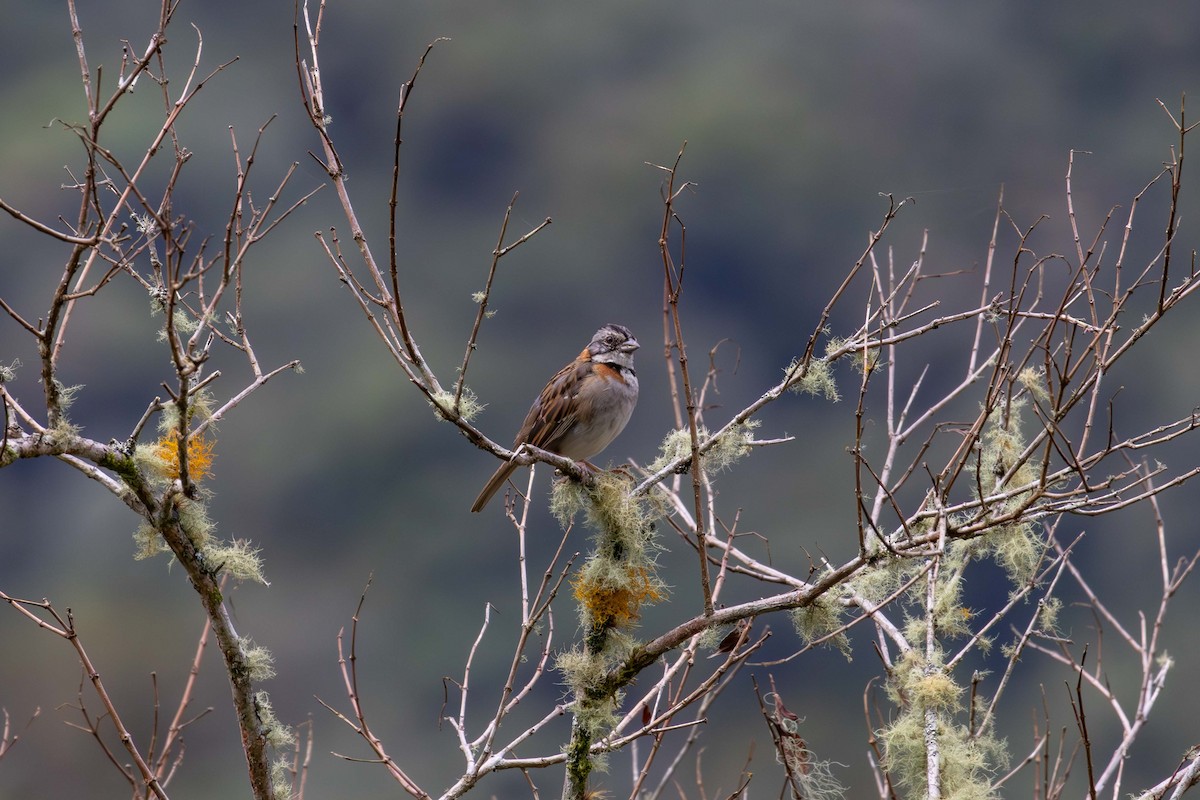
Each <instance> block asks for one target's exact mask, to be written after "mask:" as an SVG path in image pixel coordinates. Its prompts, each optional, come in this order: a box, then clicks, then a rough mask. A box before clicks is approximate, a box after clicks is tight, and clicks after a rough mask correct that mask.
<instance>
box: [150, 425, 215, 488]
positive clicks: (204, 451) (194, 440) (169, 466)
mask: <svg viewBox="0 0 1200 800" xmlns="http://www.w3.org/2000/svg"><path fill="white" fill-rule="evenodd" d="M215 447H216V442H215V441H213V440H211V439H206V438H204V437H203V436H193V437H191V438H189V439H188V440H187V463H188V474H189V475H190V476H191V478H192V480H194V481H202V480H204V478H205V477H206V476H207V475H208V474H209V470H210V469H211V467H212V462H213V456H214V453H213V450H214V448H215ZM153 448H154V455H155V456H156V457H157V458H158V459H159V460H160V461H161V462H162V464H163V469H164V471H165V472H166V474H167V475H168V476H169V477H170V478H171V479H172V480H174V479H176V478H178V477H179V437H178V436H177V435H175V434H169V435H167V436H164V437H162V438H161V439H159V440H158V441H157V442H155V443H154V445H153Z"/></svg>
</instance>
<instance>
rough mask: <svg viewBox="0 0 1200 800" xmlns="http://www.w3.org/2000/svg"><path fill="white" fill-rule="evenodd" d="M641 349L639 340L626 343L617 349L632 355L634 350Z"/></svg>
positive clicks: (630, 340)
mask: <svg viewBox="0 0 1200 800" xmlns="http://www.w3.org/2000/svg"><path fill="white" fill-rule="evenodd" d="M639 347H641V345H640V344H638V340H637V339H629V340H628V341H627V342H625V344H623V345H621V346H620V347H619V348H617V349H619V350H620V351H621V352H622V353H632V352H633V351H634V350H637V349H638V348H639Z"/></svg>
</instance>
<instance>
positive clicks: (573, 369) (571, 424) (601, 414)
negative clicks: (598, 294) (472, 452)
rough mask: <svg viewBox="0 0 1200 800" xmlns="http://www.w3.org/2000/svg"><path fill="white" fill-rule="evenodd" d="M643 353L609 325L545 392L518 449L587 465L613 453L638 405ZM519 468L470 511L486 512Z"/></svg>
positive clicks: (621, 329)
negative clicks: (527, 447) (638, 364)
mask: <svg viewBox="0 0 1200 800" xmlns="http://www.w3.org/2000/svg"><path fill="white" fill-rule="evenodd" d="M638 347H639V345H638V341H637V339H635V338H633V334H632V333H630V332H629V329H628V328H626V327H625V326H624V325H612V324H609V325H605V326H604V327H603V328H601V329H600V330H598V331H596V335H595V336H593V337H592V340H591V341H590V342H588V346H587V347H585V348H583V352H582V353H580V354H579V355H578V356H577V357H576V358H575V360H574V361H572V362H571V363H570V364H567V365H566V366H565V367H563V368H562V369H561V370H559V371H558V374H557V375H555V376H554V377H553V378H551V379H550V382H549V383H547V384H546V388H545V389H542V393H541V394H540V395H538V398H537V400H535V401H534V402H533V407H532V408H530V409H529V413H528V414H526V415H525V422H523V423H522V424H521V430H520V431H518V432H517V438H516V441H514V442H513V449H514V450H516V449H517V448H518V447H520V446H521V445H523V444H531V445H533V446H535V447H540V448H541V449H543V450H548V451H550V452H551V453H558V454H559V455H563V456H566V457H567V458H569V459H571V460H573V461H583V462H586V461H587V459H589V458H591V457H593V456H595V455H596V454H597V453H599V452H600V451H601V450H603V449H604V448H606V447H608V445H609V443H610V442H612V440H613V439H615V438H617V434H619V433H620V432H621V431H622V430H624V428H625V423H627V422H629V417H630V415H631V414H633V407H634V406H635V405H636V404H637V396H638V381H637V373H636V372H634V371H633V351H634V350H637V349H638ZM517 466H518V465H517V464H515V463H513V462H511V461H508V462H505V463H504V464H501V465H500V468H499V469H497V470H496V474H494V475H492V478H491V480H489V481H488V482H487V485H486V486H484V487H483V491H482V492H480V493H479V497H477V498H476V499H475V505H473V506H471V511H480V510H482V509H483V507H484V506H486V505H487V504H488V501H489V500H491V499H492V495H494V494H495V493H496V492H497V491H499V489H500V487H501V486H503V485H504V482H505V481H507V480H508V478H509V476H510V475H512V474H513V472H514V471H515V470H516V468H517Z"/></svg>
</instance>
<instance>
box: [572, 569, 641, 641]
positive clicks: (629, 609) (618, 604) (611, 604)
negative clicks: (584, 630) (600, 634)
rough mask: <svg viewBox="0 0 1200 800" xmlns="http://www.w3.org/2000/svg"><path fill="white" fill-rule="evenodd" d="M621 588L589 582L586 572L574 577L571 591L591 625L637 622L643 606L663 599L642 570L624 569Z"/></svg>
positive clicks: (604, 583)
mask: <svg viewBox="0 0 1200 800" xmlns="http://www.w3.org/2000/svg"><path fill="white" fill-rule="evenodd" d="M624 578H625V580H623V581H621V583H620V585H610V584H608V583H607V582H606V581H598V580H588V579H587V577H586V573H581V574H579V575H576V576H575V579H574V581H573V582H572V588H574V590H575V599H576V600H578V601H579V602H580V604H582V605H583V607H584V609H585V610H586V612H587V616H588V618H589V619H590V620H591V622H592V624H593V625H599V626H612V625H615V626H618V627H620V626H623V625H628V624H630V623H633V622H636V621H637V620H638V618H639V617H640V616H641V611H642V604H643V603H647V602H650V603H653V602H657V601H659V600H661V599H662V598H663V591H662V586H661V584H660V583H659V582H658V581H657V580H655V579H654V578H652V577H651V576H650V573H649V571H648V570H647V569H646V568H645V567H634V566H630V567H627V568H626V570H625V575H624Z"/></svg>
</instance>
